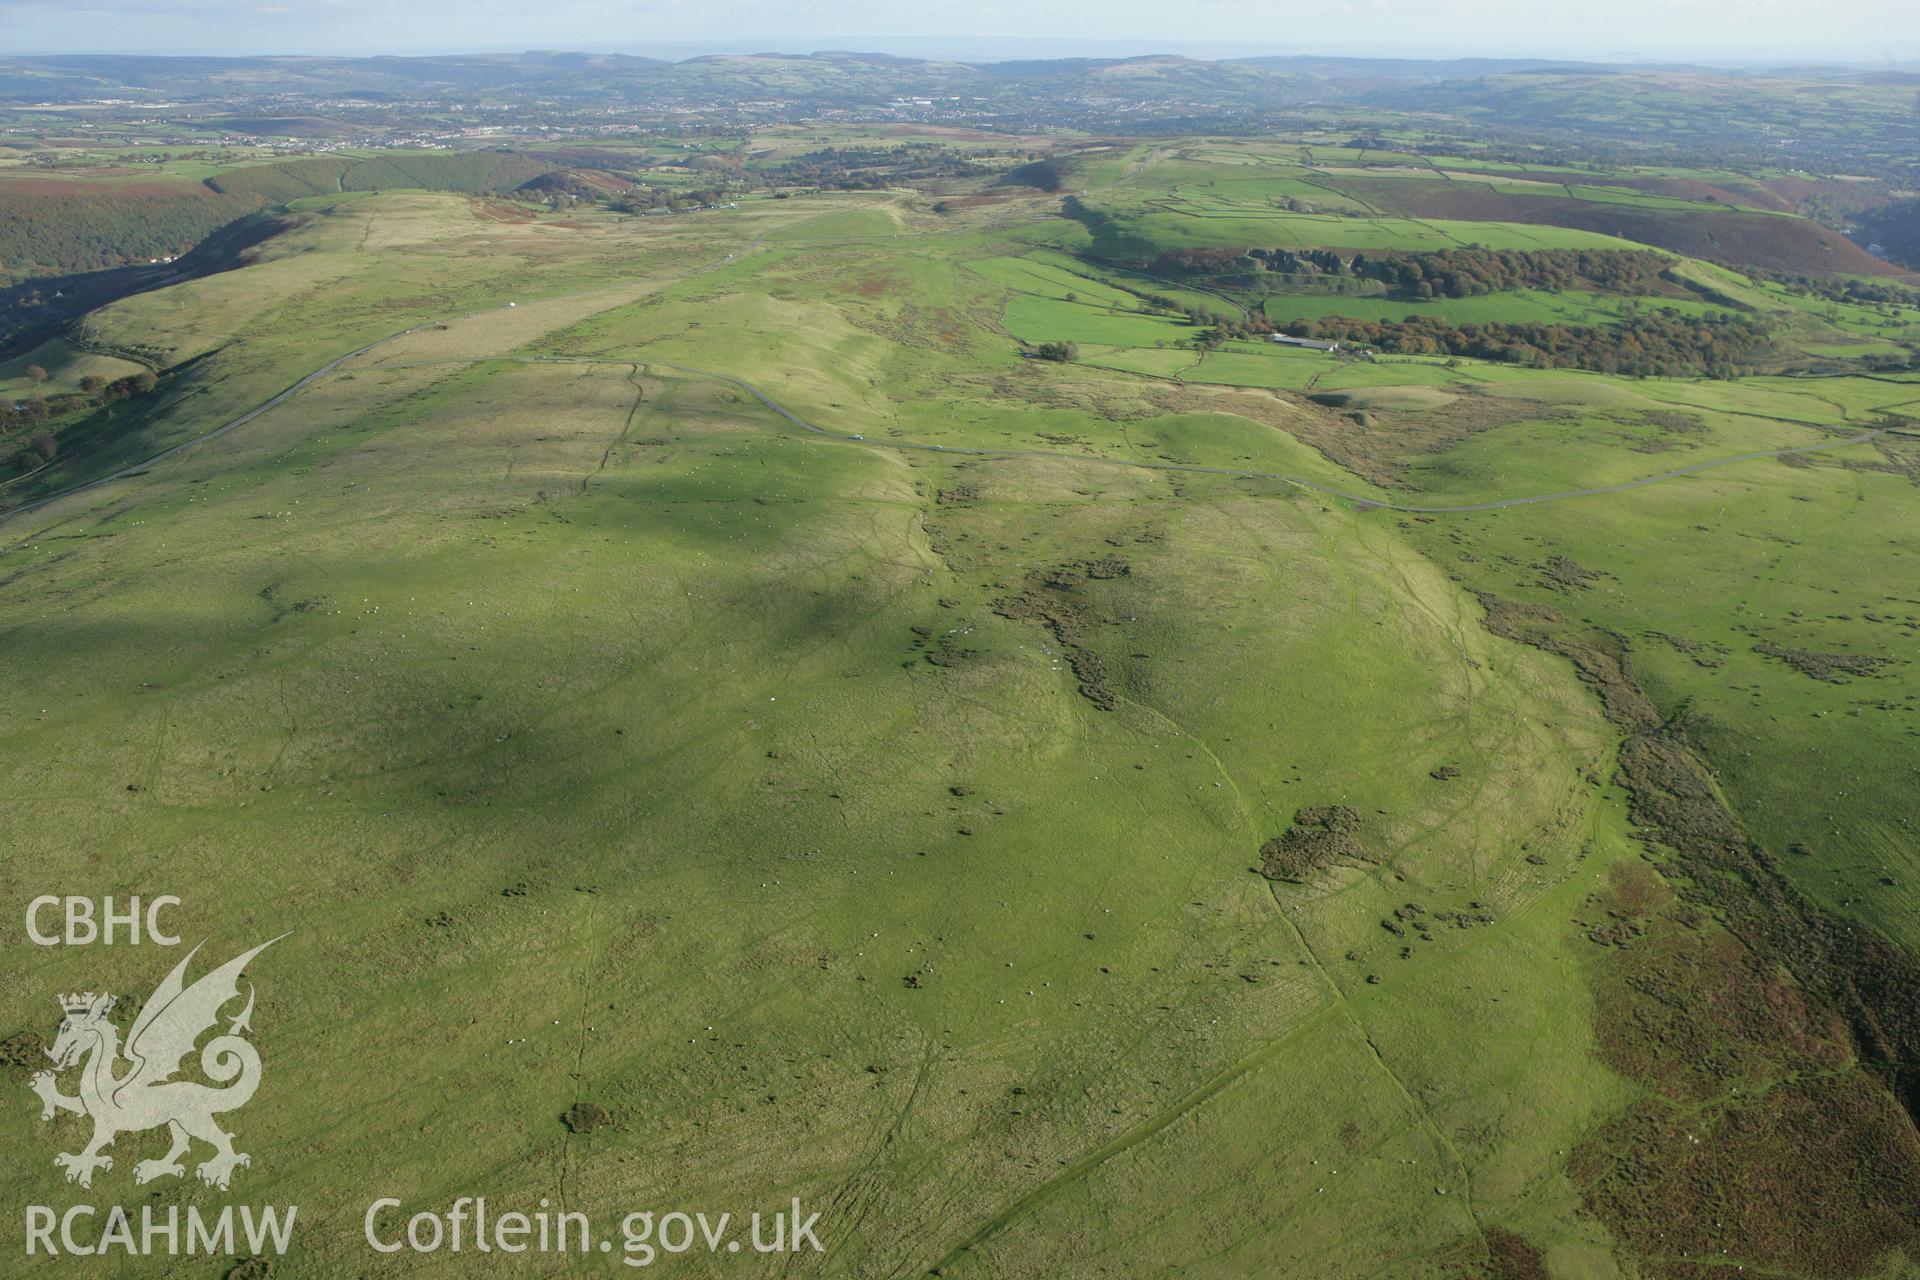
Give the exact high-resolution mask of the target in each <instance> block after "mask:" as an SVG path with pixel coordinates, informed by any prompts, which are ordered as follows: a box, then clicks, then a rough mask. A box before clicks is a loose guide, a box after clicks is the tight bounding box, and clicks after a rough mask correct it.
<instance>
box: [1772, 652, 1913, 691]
mask: <svg viewBox="0 0 1920 1280" xmlns="http://www.w3.org/2000/svg"><path fill="white" fill-rule="evenodd" d="M1753 651H1754V652H1755V653H1758V654H1761V655H1763V656H1765V657H1768V658H1777V659H1778V660H1780V661H1781V662H1784V663H1786V664H1787V665H1788V666H1790V667H1792V668H1793V669H1794V670H1795V671H1798V672H1799V673H1800V674H1801V675H1803V676H1811V677H1812V678H1813V679H1815V680H1828V681H1832V682H1834V683H1836V684H1837V683H1841V682H1843V681H1844V680H1845V679H1846V677H1848V676H1871V675H1877V674H1878V673H1879V671H1880V668H1882V667H1884V666H1887V665H1888V664H1890V663H1891V662H1892V661H1893V659H1892V658H1880V657H1875V656H1873V655H1871V654H1865V653H1815V652H1813V651H1812V650H1809V649H1788V648H1786V647H1784V646H1782V645H1777V644H1757V645H1755V646H1753Z"/></svg>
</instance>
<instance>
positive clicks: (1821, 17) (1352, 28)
mask: <svg viewBox="0 0 1920 1280" xmlns="http://www.w3.org/2000/svg"><path fill="white" fill-rule="evenodd" d="M1011 40H1022V41H1040V42H1044V43H1043V45H1041V46H1040V47H1037V48H1035V49H1033V50H1031V51H1027V50H1021V49H1019V48H1017V47H1015V46H1013V45H1012V44H1003V43H999V42H1001V41H1011ZM529 48H534V49H593V50H618V51H622V52H632V53H654V54H659V55H663V56H672V57H685V56H688V55H689V54H692V53H699V52H752V51H762V50H774V49H778V50H783V51H788V52H796V51H798V52H804V51H808V50H813V49H821V48H858V49H864V50H877V51H883V52H899V53H910V54H915V55H919V56H929V55H932V54H937V53H940V52H947V53H948V54H949V55H950V56H956V57H972V58H978V57H982V56H995V55H998V56H1023V55H1024V56H1031V54H1032V53H1043V54H1048V55H1062V54H1070V53H1080V52H1084V53H1090V54H1100V55H1110V54H1116V53H1144V52H1153V51H1156V50H1165V51H1173V52H1181V53H1188V54H1191V55H1194V56H1201V57H1217V56H1222V55H1229V56H1230V55H1232V54H1234V53H1287V52H1305V53H1324V52H1345V53H1383V52H1404V53H1411V54H1419V55H1423V56H1425V55H1436V54H1463V53H1464V54H1534V55H1551V56H1560V57H1584V58H1591V59H1595V60H1608V59H1623V58H1633V57H1686V58H1691V59H1697V60H1713V61H1735V60H1750V59H1756V58H1757V59H1775V60H1780V59H1787V60H1791V59H1800V58H1809V59H1811V58H1822V59H1836V58H1844V59H1847V60H1852V61H1873V62H1877V61H1881V60H1884V59H1886V58H1889V57H1892V58H1898V59H1902V60H1906V59H1912V58H1915V57H1920V0H1845V2H1843V3H1835V2H1834V0H1581V2H1578V3H1575V2H1574V0H1312V2H1309V0H1040V2H1038V3H1035V2H1034V0H1021V2H1018V3H1010V2H1004V0H625V2H623V0H539V2H538V3H528V2H527V0H475V2H472V3H460V4H436V3H432V2H431V0H413V2H412V3H409V2H408V0H0V53H31V52H72V51H80V50H94V51H108V52H152V53H420V52H431V51H445V52H464V51H470V50H479V49H488V50H515V49H529Z"/></svg>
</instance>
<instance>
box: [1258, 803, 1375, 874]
mask: <svg viewBox="0 0 1920 1280" xmlns="http://www.w3.org/2000/svg"><path fill="white" fill-rule="evenodd" d="M1359 830H1360V815H1359V814H1358V813H1356V812H1355V811H1354V810H1352V809H1350V808H1348V807H1347V806H1346V805H1344V804H1328V805H1315V806H1310V807H1308V808H1305V809H1301V810H1300V811H1299V812H1297V813H1295V814H1294V815H1293V825H1292V826H1291V827H1288V828H1287V829H1286V831H1284V832H1282V833H1281V834H1280V835H1278V836H1275V837H1274V838H1273V839H1271V840H1269V841H1267V842H1266V843H1265V844H1263V845H1261V846H1260V874H1261V875H1263V876H1265V877H1266V878H1267V879H1269V880H1287V881H1291V882H1293V883H1295V884H1299V883H1301V882H1303V881H1305V880H1306V879H1307V877H1308V876H1310V875H1312V874H1313V873H1314V872H1315V871H1318V870H1320V869H1321V868H1322V867H1326V866H1330V865H1331V864H1332V863H1334V862H1336V861H1339V860H1341V859H1343V858H1364V857H1365V856H1366V855H1365V850H1364V849H1363V847H1362V846H1361V844H1360V841H1359V839H1358V837H1357V835H1356V833H1357V832H1358V831H1359Z"/></svg>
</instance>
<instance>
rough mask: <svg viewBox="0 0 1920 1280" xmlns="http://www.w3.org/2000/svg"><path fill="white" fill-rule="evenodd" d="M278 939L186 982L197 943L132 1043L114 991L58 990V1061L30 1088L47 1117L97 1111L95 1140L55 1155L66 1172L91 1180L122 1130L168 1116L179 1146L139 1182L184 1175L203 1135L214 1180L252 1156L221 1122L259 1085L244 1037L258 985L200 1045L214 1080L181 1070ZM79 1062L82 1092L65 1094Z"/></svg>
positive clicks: (151, 1002) (224, 1179)
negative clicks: (123, 1032)
mask: <svg viewBox="0 0 1920 1280" xmlns="http://www.w3.org/2000/svg"><path fill="white" fill-rule="evenodd" d="M280 936H281V937H282V938H284V937H285V936H286V935H285V934H282V935H280ZM278 941H280V938H273V939H270V940H268V941H266V942H263V943H261V944H260V945H259V946H257V947H255V948H254V949H253V950H251V951H249V952H246V953H245V954H244V955H240V956H237V957H235V958H234V959H232V960H229V961H227V963H225V964H223V965H221V966H220V967H219V968H218V969H215V970H213V972H211V973H208V974H206V975H205V976H204V977H202V978H200V979H199V980H198V981H196V982H194V983H193V985H192V986H188V985H187V982H186V973H187V964H188V962H189V961H191V960H192V959H193V957H194V955H195V954H196V953H197V952H198V951H199V950H200V948H199V947H197V946H196V947H195V948H194V949H193V950H192V951H189V952H188V953H187V956H186V959H184V960H182V961H181V962H180V963H179V964H177V965H175V966H174V968H173V972H172V973H169V974H168V975H167V976H166V977H165V978H164V979H163V980H162V981H161V983H160V985H159V987H157V988H156V989H155V990H154V993H153V994H152V995H151V996H149V997H148V998H147V1002H146V1004H144V1005H142V1006H141V1008H140V1014H139V1016H138V1017H136V1018H135V1019H134V1020H133V1026H132V1027H131V1028H130V1029H129V1030H128V1032H127V1042H126V1045H125V1047H124V1048H123V1047H122V1046H121V1043H120V1030H119V1028H118V1027H116V1026H114V1024H113V1023H112V1022H110V1021H108V1019H107V1015H108V1014H109V1013H110V1012H111V1011H112V1009H113V1006H114V1001H115V997H113V996H110V995H96V994H94V993H93V992H91V991H88V992H84V993H76V994H73V995H64V996H61V997H60V1008H61V1010H62V1011H63V1012H64V1013H65V1015H66V1016H65V1018H64V1019H63V1020H62V1021H61V1023H60V1034H59V1037H58V1038H57V1039H55V1041H54V1042H53V1047H52V1048H51V1049H49V1050H47V1056H48V1057H50V1058H52V1059H53V1063H54V1069H53V1070H52V1071H42V1072H40V1073H39V1074H38V1075H36V1076H34V1077H33V1080H32V1082H31V1087H32V1089H33V1091H34V1092H35V1093H37V1094H39V1095H40V1101H41V1104H42V1105H41V1111H40V1118H41V1119H42V1120H51V1119H53V1116H54V1113H55V1112H57V1111H71V1112H74V1113H75V1114H76V1115H86V1116H89V1117H91V1118H92V1120H93V1140H92V1141H91V1142H89V1143H87V1145H86V1147H85V1148H84V1149H83V1150H81V1151H79V1152H75V1153H67V1152H62V1153H61V1154H59V1155H56V1156H55V1157H54V1158H53V1162H54V1164H56V1165H58V1166H59V1167H61V1168H63V1169H65V1170H66V1171H67V1181H68V1182H77V1183H79V1184H80V1185H81V1186H83V1187H90V1186H92V1185H93V1174H94V1171H95V1170H96V1169H107V1170H111V1169H112V1168H113V1157H112V1156H109V1155H105V1154H103V1152H104V1150H105V1148H107V1147H110V1146H112V1145H113V1140H114V1139H115V1138H116V1137H118V1136H119V1135H121V1134H123V1133H138V1132H141V1131H143V1130H147V1129H157V1128H159V1127H160V1126H161V1125H165V1126H166V1127H167V1131H168V1132H169V1134H171V1135H172V1139H173V1145H172V1147H171V1148H169V1149H168V1151H167V1154H166V1155H164V1156H162V1157H161V1158H159V1159H158V1160H142V1161H140V1162H139V1163H138V1164H136V1165H134V1166H133V1180H134V1181H135V1182H139V1183H146V1182H152V1181H153V1180H155V1179H156V1178H178V1177H181V1176H183V1175H184V1174H185V1173H186V1168H185V1166H183V1165H182V1164H181V1161H180V1158H181V1157H182V1156H184V1155H186V1154H187V1151H188V1149H189V1148H190V1147H191V1146H192V1145H193V1139H195V1138H198V1139H199V1140H200V1141H202V1142H204V1143H207V1144H208V1145H210V1146H212V1147H213V1155H212V1157H211V1158H209V1159H208V1160H206V1161H205V1162H204V1163H202V1164H201V1165H200V1166H199V1167H198V1168H196V1169H195V1170H194V1172H195V1173H196V1174H197V1175H199V1178H200V1180H201V1181H202V1182H204V1183H207V1184H208V1185H209V1186H214V1187H219V1188H220V1189H222V1190H225V1189H226V1186H227V1183H228V1182H229V1180H231V1179H232V1177H233V1171H234V1170H235V1169H237V1168H241V1167H243V1166H245V1165H248V1164H251V1163H252V1161H251V1160H250V1159H249V1158H248V1157H247V1156H246V1155H245V1154H244V1153H242V1152H239V1151H235V1150H234V1149H233V1135H232V1134H230V1133H228V1132H226V1131H225V1130H224V1129H222V1128H221V1127H220V1126H219V1124H217V1123H216V1122H215V1121H214V1117H215V1116H217V1115H221V1114H223V1113H225V1112H228V1111H237V1110H239V1109H240V1108H241V1107H244V1106H245V1105H246V1104H247V1102H248V1101H249V1100H250V1099H251V1098H252V1097H253V1093H254V1090H255V1089H257V1088H259V1087H260V1054H259V1052H258V1051H257V1050H256V1049H255V1048H254V1047H253V1046H252V1045H251V1044H249V1043H248V1042H247V1041H246V1039H245V1038H244V1034H245V1033H246V1032H247V1031H249V1030H251V1029H252V1028H251V1026H250V1025H249V1019H251V1018H252V1016H253V988H252V986H251V985H249V986H248V988H247V1003H246V1007H245V1008H243V1009H241V1010H240V1012H239V1013H237V1014H235V1015H233V1016H232V1017H231V1019H230V1020H229V1021H228V1023H227V1029H226V1031H225V1033H224V1034H220V1035H216V1036H214V1037H213V1038H212V1039H211V1040H208V1041H207V1043H206V1044H205V1045H204V1046H203V1047H201V1049H200V1070H201V1071H202V1072H203V1073H204V1074H205V1075H206V1077H207V1078H208V1079H209V1080H212V1081H213V1082H214V1083H213V1084H211V1085H208V1084H202V1083H200V1082H199V1081H196V1080H177V1079H175V1078H174V1077H175V1076H177V1075H178V1074H179V1073H180V1070H181V1067H182V1066H183V1065H184V1063H185V1060H186V1058H187V1055H189V1054H191V1053H192V1052H193V1051H194V1047H195V1044H196V1043H197V1042H198V1041H199V1039H200V1037H201V1036H202V1035H204V1034H205V1033H206V1032H207V1031H209V1030H212V1029H214V1028H215V1027H216V1026H217V1025H218V1023H219V1021H220V1010H221V1009H222V1008H224V1007H225V1006H226V1005H227V1004H228V1003H229V1002H230V1001H232V1000H235V999H237V998H238V997H239V995H240V974H241V972H242V971H243V970H244V969H245V968H246V967H247V964H248V962H249V961H251V960H252V959H253V958H254V957H255V956H257V955H259V954H260V953H261V952H262V951H265V950H266V949H267V948H268V947H270V946H272V945H273V944H274V943H275V942H278ZM123 1064H124V1065H123ZM75 1066H78V1067H79V1068H80V1092H79V1093H78V1094H73V1095H69V1094H64V1093H61V1092H60V1085H59V1080H58V1076H59V1073H60V1072H62V1071H65V1070H67V1069H68V1068H70V1067H75ZM216 1086H218V1087H216Z"/></svg>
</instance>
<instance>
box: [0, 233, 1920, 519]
mask: <svg viewBox="0 0 1920 1280" xmlns="http://www.w3.org/2000/svg"><path fill="white" fill-rule="evenodd" d="M736 256H737V255H735V254H731V253H730V254H728V255H727V256H726V257H725V258H723V259H721V260H720V261H719V262H716V263H714V264H712V265H713V267H718V266H723V265H725V264H726V263H728V262H731V261H733V260H734V258H735V257H736ZM706 269H709V270H710V269H712V268H711V267H710V268H706ZM689 274H691V273H689ZM586 292H591V291H586ZM472 314H477V313H472ZM463 318H466V317H463ZM433 323H436V322H435V321H422V322H421V323H420V324H416V325H412V326H409V327H408V328H405V329H402V330H400V331H399V332H397V333H391V334H388V335H387V336H386V337H384V338H378V339H375V340H374V341H373V342H370V343H368V344H367V345H365V346H363V347H358V348H356V349H355V350H352V351H349V352H347V353H346V354H345V355H341V356H337V357H335V358H334V359H332V360H330V361H328V362H327V363H326V364H324V365H321V366H320V367H319V368H318V369H315V370H314V371H313V372H312V373H309V374H307V375H306V376H305V377H303V378H301V379H300V380H299V381H298V382H296V383H294V384H293V385H292V386H290V387H288V388H287V389H286V390H284V391H282V392H280V393H279V394H277V395H275V396H273V397H272V398H270V399H268V400H266V401H265V402H263V403H261V404H259V405H257V406H255V407H254V408H252V409H249V410H248V411H247V412H245V413H243V414H241V415H240V416H239V417H237V418H235V419H233V420H232V421H230V422H226V423H223V424H222V425H220V426H218V427H215V428H213V429H212V430H211V431H208V432H206V433H204V434H202V435H198V436H195V437H194V438H193V439H191V440H184V441H182V442H181V443H179V444H176V445H174V446H172V447H171V448H168V449H165V450H162V451H161V452H159V453H156V454H154V455H153V456H152V457H150V458H147V459H146V460H145V461H142V462H136V463H133V464H131V465H129V466H127V467H123V468H121V469H120V470H118V471H115V472H113V473H112V474H111V475H105V476H100V477H99V478H97V479H94V480H89V481H87V482H86V483H84V484H78V485H75V486H73V487H72V488H70V489H63V490H61V491H60V492H58V493H53V494H48V495H47V496H46V497H44V498H36V499H34V500H33V501H32V502H28V503H24V504H22V505H21V506H18V507H15V508H13V509H12V510H10V511H4V512H0V523H4V522H6V521H7V520H10V519H12V518H13V517H15V516H19V515H23V514H25V513H27V512H29V511H36V510H38V509H39V508H41V507H44V506H47V505H48V504H50V503H53V502H58V501H59V500H60V499H62V498H70V497H72V496H74V495H75V494H79V493H85V492H87V491H88V490H90V489H94V488H97V487H98V486H100V485H103V484H106V483H108V482H110V481H113V480H125V479H129V478H131V477H133V476H137V475H139V474H140V473H142V472H144V471H145V470H147V469H148V468H149V467H151V466H152V465H153V464H154V463H156V462H161V461H164V460H166V459H167V458H171V457H174V456H175V455H177V454H180V453H183V452H185V451H186V450H188V449H190V448H192V447H193V446H195V445H197V444H202V443H204V442H206V441H208V440H212V439H215V438H217V437H219V436H223V435H225V434H226V433H227V432H229V431H232V430H234V429H235V428H236V427H242V426H245V425H246V424H247V423H249V422H251V421H253V420H254V419H255V418H257V417H259V416H260V415H261V414H263V413H265V412H267V410H269V409H273V408H276V407H277V406H279V405H282V404H284V403H286V402H287V401H288V400H290V399H292V398H293V397H294V396H296V395H298V394H299V393H300V392H301V391H304V390H305V389H306V388H308V387H310V386H312V385H313V384H314V383H316V382H318V381H320V380H321V379H323V378H325V377H326V376H327V375H329V374H331V373H332V372H333V371H334V370H335V369H337V368H338V367H339V366H340V365H342V364H344V363H345V362H346V361H348V360H351V359H353V358H354V357H356V356H362V355H365V354H366V353H367V352H369V351H372V350H373V349H374V348H376V347H379V346H382V345H384V344H386V343H388V342H391V341H394V340H395V339H398V338H403V337H405V336H407V335H408V334H410V333H415V332H417V331H419V330H421V329H424V328H426V327H427V326H428V325H430V324H433ZM494 358H496V359H507V360H515V361H519V362H522V363H527V364H617V365H624V366H629V367H631V366H632V365H633V364H634V363H635V362H634V361H633V360H616V359H611V358H608V359H596V358H593V357H588V356H502V357H494ZM641 363H642V364H643V365H644V364H646V363H648V362H646V361H642V362H641ZM657 363H659V366H660V367H661V368H663V369H672V370H675V371H676V372H679V373H685V374H691V375H693V376H695V377H700V378H711V379H713V380H714V381H717V382H724V383H727V384H729V385H731V386H734V387H738V388H739V389H740V390H742V391H744V392H746V393H747V394H748V395H750V396H752V397H753V398H754V399H755V400H758V401H759V402H760V403H761V404H762V405H763V406H765V407H766V408H767V409H769V410H771V411H772V412H773V413H775V414H777V415H778V416H779V417H781V418H784V419H786V421H788V422H789V423H791V424H793V425H794V426H796V427H799V428H800V429H801V430H802V431H807V432H810V433H812V434H814V435H817V436H824V437H826V438H827V439H830V440H841V441H846V442H849V443H858V444H863V445H866V446H868V447H871V448H880V449H895V450H899V451H902V452H913V453H946V454H954V455H957V456H960V457H970V458H1046V459H1049V460H1057V461H1063V462H1076V463H1092V464H1094V465H1097V466H1108V467H1125V468H1130V469H1137V470H1144V471H1172V472H1181V473H1186V474H1190V475H1211V476H1229V477H1234V478H1238V479H1245V480H1274V481H1278V482H1280V483H1282V484H1288V485H1292V486H1294V487H1295V488H1299V489H1306V490H1310V491H1311V492H1314V493H1318V494H1323V495H1325V496H1326V497H1329V498H1336V499H1338V500H1340V501H1342V502H1348V503H1351V504H1353V506H1354V507H1355V508H1356V509H1358V510H1361V511H1400V512H1405V513H1407V514H1410V515H1464V514H1468V513H1471V512H1476V511H1503V510H1506V509H1507V508H1509V507H1525V506H1533V505H1535V504H1537V503H1542V502H1564V501H1566V500H1567V499H1569V498H1592V497H1598V496H1601V495H1603V494H1609V493H1625V492H1626V491H1627V490H1629V489H1640V488H1644V487H1646V486H1647V485H1653V484H1660V483H1663V482H1665V481H1668V480H1676V479H1679V478H1680V477H1682V476H1690V475H1694V474H1696V473H1698V472H1702V471H1711V470H1714V469H1715V468H1718V467H1730V466H1735V465H1737V464H1739V463H1742V462H1758V461H1763V460H1765V459H1767V458H1785V457H1792V456H1795V455H1799V454H1808V453H1821V452H1824V451H1826V450H1829V449H1844V448H1847V447H1849V446H1851V445H1857V444H1865V443H1867V442H1868V441H1870V440H1876V439H1878V438H1880V437H1881V436H1885V435H1888V434H1900V435H1905V434H1907V433H1906V432H1905V431H1901V430H1900V429H1898V428H1895V427H1869V428H1867V429H1866V430H1864V431H1861V432H1859V433H1857V434H1855V435H1851V436H1847V437H1844V438H1842V439H1838V440H1828V441H1825V442H1823V443H1821V444H1809V445H1797V446H1794V447H1792V448H1786V449H1759V450H1755V451H1753V452H1751V453H1737V454H1732V455H1730V456H1728V457H1724V458H1709V459H1707V460H1705V461H1702V462H1695V463H1691V464H1689V465H1687V466H1684V467H1676V468H1674V469H1673V470H1671V471H1662V472H1660V473H1658V474H1657V475H1650V476H1642V477H1640V478H1639V479H1637V480H1623V481H1620V482H1619V483H1617V484H1607V485H1596V486H1593V487H1592V488H1583V489H1562V490H1558V491H1556V492H1553V493H1537V494H1527V495H1524V496H1521V497H1515V498H1496V499H1492V500H1490V501H1487V502H1466V503H1457V504H1424V503H1403V502H1389V501H1387V500H1386V499H1384V498H1373V497H1367V496H1366V495H1364V494H1355V493H1348V492H1346V491H1345V490H1343V489H1336V488H1334V487H1333V486H1332V485H1326V484H1321V483H1320V482H1319V481H1317V480H1306V479H1302V478H1301V477H1299V476H1290V475H1286V474H1284V473H1283V472H1278V471H1253V470H1247V469H1243V468H1239V467H1207V466H1200V465H1198V464H1196V463H1183V462H1142V461H1132V460H1129V459H1126V458H1102V457H1097V456H1093V455H1088V454H1078V453H1064V452H1060V451H1056V450H1052V449H975V448H968V447H965V446H962V445H944V444H925V443H921V442H918V441H911V440H869V439H867V438H866V437H865V436H864V435H860V434H858V433H855V432H851V431H836V430H834V429H833V428H831V427H823V426H819V425H818V424H816V423H812V422H809V421H807V420H806V419H805V418H802V417H801V416H800V415H799V414H797V413H794V412H793V411H792V410H791V409H788V408H787V407H786V406H785V405H783V404H781V403H780V402H779V401H778V400H775V399H774V398H773V397H772V396H770V395H768V394H767V393H766V392H764V391H762V390H761V389H760V388H759V387H756V386H754V385H753V384H752V383H751V382H748V381H747V380H746V379H745V378H741V377H737V376H735V375H734V374H730V373H719V372H716V371H715V370H712V369H696V368H694V367H693V366H691V365H683V364H670V363H667V362H665V361H660V362H657Z"/></svg>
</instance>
